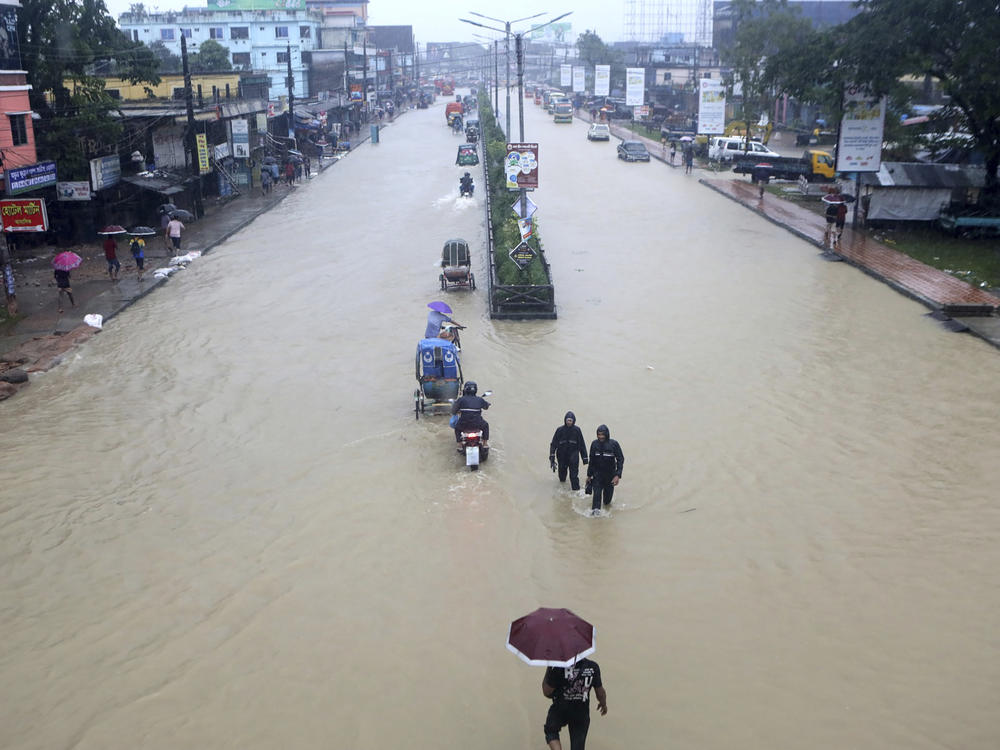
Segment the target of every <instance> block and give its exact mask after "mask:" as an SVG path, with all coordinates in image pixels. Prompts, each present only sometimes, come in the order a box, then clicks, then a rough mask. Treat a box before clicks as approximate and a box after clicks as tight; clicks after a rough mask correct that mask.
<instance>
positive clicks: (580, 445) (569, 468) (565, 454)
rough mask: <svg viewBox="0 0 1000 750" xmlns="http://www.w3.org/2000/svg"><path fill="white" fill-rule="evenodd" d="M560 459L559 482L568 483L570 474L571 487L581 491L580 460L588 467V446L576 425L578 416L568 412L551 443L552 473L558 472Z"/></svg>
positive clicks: (550, 463) (550, 459)
mask: <svg viewBox="0 0 1000 750" xmlns="http://www.w3.org/2000/svg"><path fill="white" fill-rule="evenodd" d="M557 459H558V464H559V465H558V469H559V481H560V482H565V481H566V474H567V472H568V473H569V486H570V488H571V489H573V490H578V489H580V460H581V459H582V460H583V463H584V465H585V466H586V464H587V462H588V459H587V446H586V443H584V440H583V433H582V432H581V431H580V428H579V427H577V425H576V415H575V414H574V413H573V412H571V411H568V412H566V416H565V417H563V423H562V425H561V426H559V427H557V428H556V431H555V434H553V435H552V442H550V443H549V466H551V467H552V471H555V470H556V468H557V467H556V461H557Z"/></svg>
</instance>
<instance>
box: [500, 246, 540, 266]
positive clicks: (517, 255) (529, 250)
mask: <svg viewBox="0 0 1000 750" xmlns="http://www.w3.org/2000/svg"><path fill="white" fill-rule="evenodd" d="M507 256H508V257H509V258H510V259H511V260H512V261H514V264H515V265H516V266H517V267H518V268H520V269H521V270H522V271H523V270H524V269H525V268H526V267H527V266H528V264H529V263H531V261H532V260H534V259H535V249H534V248H533V247H532V246H531V245H529V244H528V243H527V242H522V243H521V244H520V245H518V246H517V247H515V248H514V249H513V250H511V251H510V252H509V253H507Z"/></svg>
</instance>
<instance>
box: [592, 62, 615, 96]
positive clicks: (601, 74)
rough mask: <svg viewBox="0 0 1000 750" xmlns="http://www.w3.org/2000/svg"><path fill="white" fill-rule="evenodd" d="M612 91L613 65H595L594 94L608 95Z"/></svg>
mask: <svg viewBox="0 0 1000 750" xmlns="http://www.w3.org/2000/svg"><path fill="white" fill-rule="evenodd" d="M610 93H611V66H610V65H595V66H594V96H608V95H609V94H610Z"/></svg>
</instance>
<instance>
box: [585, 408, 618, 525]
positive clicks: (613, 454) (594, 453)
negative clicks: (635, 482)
mask: <svg viewBox="0 0 1000 750" xmlns="http://www.w3.org/2000/svg"><path fill="white" fill-rule="evenodd" d="M624 466H625V456H624V455H622V449H621V446H620V445H618V441H617V440H612V439H611V432H610V431H609V430H608V426H607V425H606V424H602V425H601V426H600V427H598V428H597V440H595V441H594V442H592V443H591V444H590V466H588V467H587V488H588V490H591V491H592V492H593V493H594V500H593V502H592V503H591V512H592V513H594V515H597V512H598V511H599V510H600V509H601V502H602V501H603V503H604V505H611V498H612V497H613V496H614V494H615V487H617V486H618V482H619V480H621V478H622V468H623V467H624Z"/></svg>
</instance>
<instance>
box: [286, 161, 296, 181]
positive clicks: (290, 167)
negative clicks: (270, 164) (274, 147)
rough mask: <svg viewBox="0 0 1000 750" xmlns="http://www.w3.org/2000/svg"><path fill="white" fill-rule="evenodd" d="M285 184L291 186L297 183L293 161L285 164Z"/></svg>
mask: <svg viewBox="0 0 1000 750" xmlns="http://www.w3.org/2000/svg"><path fill="white" fill-rule="evenodd" d="M285 182H287V183H288V185H289V186H291V184H292V183H293V182H295V165H294V164H292V162H291V161H287V162H285Z"/></svg>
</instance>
